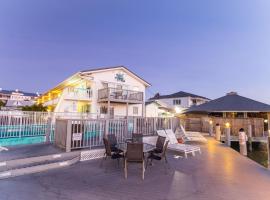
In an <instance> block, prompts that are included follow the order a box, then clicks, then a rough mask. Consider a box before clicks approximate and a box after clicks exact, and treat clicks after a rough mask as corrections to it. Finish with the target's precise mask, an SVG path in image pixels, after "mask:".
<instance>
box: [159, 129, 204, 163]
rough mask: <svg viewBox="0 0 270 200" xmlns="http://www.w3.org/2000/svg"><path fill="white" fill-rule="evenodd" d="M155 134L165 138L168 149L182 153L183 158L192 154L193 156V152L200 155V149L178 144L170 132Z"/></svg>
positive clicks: (162, 131) (160, 131) (161, 131)
mask: <svg viewBox="0 0 270 200" xmlns="http://www.w3.org/2000/svg"><path fill="white" fill-rule="evenodd" d="M157 134H158V135H159V136H162V137H164V136H165V137H166V140H168V141H169V144H168V149H169V150H171V151H175V152H179V153H183V154H184V156H185V158H187V156H188V154H192V155H193V156H195V152H199V153H201V148H200V147H198V146H195V145H189V144H180V143H178V141H177V139H176V137H175V134H174V132H173V131H172V130H168V129H167V130H166V132H165V130H158V131H157Z"/></svg>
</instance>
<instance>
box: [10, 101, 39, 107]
mask: <svg viewBox="0 0 270 200" xmlns="http://www.w3.org/2000/svg"><path fill="white" fill-rule="evenodd" d="M33 104H34V102H33V101H16V100H8V101H7V103H6V107H22V106H32V105H33Z"/></svg>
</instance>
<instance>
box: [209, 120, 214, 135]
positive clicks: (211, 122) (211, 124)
mask: <svg viewBox="0 0 270 200" xmlns="http://www.w3.org/2000/svg"><path fill="white" fill-rule="evenodd" d="M213 128H214V127H213V121H210V122H209V136H211V137H212V136H213Z"/></svg>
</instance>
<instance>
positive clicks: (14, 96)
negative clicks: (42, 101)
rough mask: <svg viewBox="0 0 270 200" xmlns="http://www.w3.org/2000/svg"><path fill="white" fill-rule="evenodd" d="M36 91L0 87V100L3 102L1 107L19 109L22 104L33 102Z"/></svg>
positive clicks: (27, 104) (36, 94) (31, 103)
mask: <svg viewBox="0 0 270 200" xmlns="http://www.w3.org/2000/svg"><path fill="white" fill-rule="evenodd" d="M38 96H39V94H38V93H30V92H23V91H20V90H18V89H16V90H3V89H1V88H0V101H2V102H4V103H5V107H3V108H2V109H6V110H13V109H15V110H16V109H20V108H21V107H23V106H31V105H33V104H35V102H36V99H37V98H38Z"/></svg>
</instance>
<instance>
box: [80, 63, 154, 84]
mask: <svg viewBox="0 0 270 200" xmlns="http://www.w3.org/2000/svg"><path fill="white" fill-rule="evenodd" d="M112 69H124V70H125V71H127V72H129V73H130V74H132V75H133V76H135V77H136V78H138V79H140V80H141V81H142V82H144V84H145V85H147V86H151V84H150V83H149V82H147V81H146V80H144V79H143V78H142V77H140V76H138V75H137V74H136V73H134V72H133V71H131V70H130V69H128V68H127V67H125V66H114V67H101V68H94V69H88V70H82V71H80V72H79V73H94V72H99V71H106V70H112Z"/></svg>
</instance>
